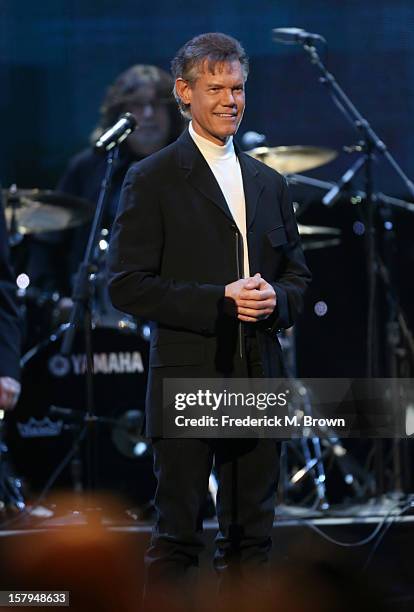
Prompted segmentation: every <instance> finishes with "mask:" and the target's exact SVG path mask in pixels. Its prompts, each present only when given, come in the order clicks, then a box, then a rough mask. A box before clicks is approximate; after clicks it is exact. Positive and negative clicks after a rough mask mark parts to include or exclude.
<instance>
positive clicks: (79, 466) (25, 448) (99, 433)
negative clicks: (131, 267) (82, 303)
mask: <svg viewBox="0 0 414 612" xmlns="http://www.w3.org/2000/svg"><path fill="white" fill-rule="evenodd" d="M63 331H64V328H63V327H62V328H61V329H60V330H59V331H58V332H57V333H56V334H54V335H53V336H51V337H50V338H49V339H48V340H47V341H45V342H44V343H42V344H41V345H38V346H37V347H35V348H34V349H32V350H31V351H29V353H27V354H26V355H25V356H24V357H23V375H22V394H21V397H20V400H19V403H18V405H17V406H16V408H15V410H14V411H12V412H10V413H8V414H7V417H6V419H7V422H6V443H7V445H8V447H9V450H10V455H11V458H12V461H13V465H14V467H15V469H16V471H17V473H19V474H20V475H21V476H22V478H23V480H24V483H25V485H26V488H27V491H28V493H29V494H30V495H32V494H34V495H35V494H36V493H38V492H40V491H41V490H42V489H43V488H44V486H45V485H46V483H47V481H48V480H49V478H50V476H51V475H52V474H53V472H54V471H55V470H56V468H57V467H58V466H59V465H60V464H61V463H62V462H63V461H64V460H65V457H67V455H68V453H70V451H71V449H72V448H73V445H74V441H75V440H76V439H77V438H78V437H79V433H80V431H81V430H82V428H83V426H84V420H83V417H84V414H85V407H86V406H85V402H86V400H85V389H86V378H85V375H84V373H85V365H86V362H85V353H84V348H83V347H84V342H83V337H82V335H81V334H80V333H78V334H77V335H76V336H75V340H74V344H73V350H72V354H71V355H70V357H63V356H62V355H60V352H59V351H60V346H61V342H62V336H63ZM92 347H93V353H94V371H95V373H94V405H95V406H94V411H95V414H96V416H97V417H99V419H98V423H97V425H96V428H95V431H96V461H95V482H96V489H97V490H99V491H106V492H112V493H115V494H119V495H121V496H122V498H124V499H125V500H127V501H128V502H129V503H131V504H135V505H143V504H146V503H147V502H149V501H150V500H151V499H152V497H153V494H154V491H155V478H154V476H153V473H152V454H151V449H150V445H149V443H148V441H147V440H146V439H145V438H144V437H143V436H142V427H143V421H144V402H145V392H146V383H147V372H148V354H149V344H148V342H147V341H146V340H145V339H144V336H143V335H140V334H139V333H138V332H137V331H135V330H134V331H132V330H131V329H129V328H128V327H126V328H125V329H119V328H118V329H117V328H105V327H96V328H95V329H93V331H92ZM86 476H87V463H86V440H85V438H83V440H82V442H81V444H80V448H79V453H78V454H77V456H76V455H75V460H71V461H69V462H68V464H67V465H66V466H65V467H64V468H63V470H62V472H61V473H60V475H59V476H58V477H57V479H56V481H55V482H54V484H53V489H56V488H65V489H70V490H76V491H79V490H82V488H84V487H86V486H87V482H86Z"/></svg>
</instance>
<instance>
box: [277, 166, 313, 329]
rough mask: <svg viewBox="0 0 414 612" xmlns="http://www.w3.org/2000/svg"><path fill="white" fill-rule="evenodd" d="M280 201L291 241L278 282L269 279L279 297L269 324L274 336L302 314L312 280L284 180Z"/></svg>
mask: <svg viewBox="0 0 414 612" xmlns="http://www.w3.org/2000/svg"><path fill="white" fill-rule="evenodd" d="M280 201H281V210H282V218H283V222H284V225H285V229H286V234H287V239H288V242H287V246H286V247H285V252H284V269H283V272H282V274H281V275H280V277H279V278H278V279H274V280H269V282H270V283H271V285H272V286H273V289H274V290H275V293H276V298H277V305H276V309H275V311H274V313H273V314H272V315H271V316H270V317H269V319H268V320H267V322H266V323H267V325H266V329H267V331H269V332H271V333H273V332H275V331H277V330H279V329H287V328H289V327H291V326H292V325H293V324H294V322H295V320H296V318H297V316H298V314H299V313H300V312H301V311H302V308H303V296H304V294H305V291H306V288H307V286H308V284H309V283H310V281H311V279H312V275H311V273H310V271H309V268H308V267H307V265H306V261H305V257H304V254H303V250H302V247H301V244H300V236H299V232H298V226H297V222H296V217H295V213H294V210H293V205H292V200H291V197H290V193H289V188H288V186H287V183H286V179H285V178H283V181H282V189H281V193H280ZM266 280H268V279H266Z"/></svg>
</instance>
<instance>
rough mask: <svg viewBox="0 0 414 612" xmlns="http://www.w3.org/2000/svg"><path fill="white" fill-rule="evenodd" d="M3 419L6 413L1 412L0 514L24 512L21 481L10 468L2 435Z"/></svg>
mask: <svg viewBox="0 0 414 612" xmlns="http://www.w3.org/2000/svg"><path fill="white" fill-rule="evenodd" d="M3 417H4V411H3V410H0V514H1V513H2V512H7V511H8V510H13V512H22V511H23V510H24V509H25V508H26V503H25V500H24V497H23V494H22V491H21V489H22V483H21V480H20V479H19V478H16V476H13V474H12V473H11V471H10V468H9V463H8V457H7V455H8V448H7V446H6V444H5V443H4V442H3V435H2V434H3Z"/></svg>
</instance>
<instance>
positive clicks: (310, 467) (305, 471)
mask: <svg viewBox="0 0 414 612" xmlns="http://www.w3.org/2000/svg"><path fill="white" fill-rule="evenodd" d="M279 339H280V343H281V346H282V348H283V352H284V357H285V364H286V366H285V367H286V370H287V371H286V373H287V375H288V377H289V378H290V379H292V380H293V381H294V382H295V384H296V385H297V386H298V387H299V388H300V390H301V391H302V392H301V393H299V396H300V397H301V398H302V402H303V406H301V407H300V408H301V411H302V412H303V414H306V415H308V416H313V410H312V401H311V397H310V394H309V391H308V389H307V387H306V386H305V385H304V384H303V383H302V382H301V381H300V380H298V379H297V378H296V377H297V372H296V356H295V332H294V329H293V328H292V329H291V330H287V332H286V331H285V332H284V334H283V335H281V336H280V338H279ZM323 434H324V438H323V441H322V443H321V438H320V437H319V436H318V434H317V432H314V434H313V435H311V436H309V439H308V437H306V438H301V439H300V448H299V447H298V445H297V444H296V443H295V441H290V442H283V443H282V453H281V470H280V472H281V488H282V502H283V493H286V492H288V491H289V490H291V489H292V488H293V487H295V486H296V485H297V484H298V483H299V482H301V481H302V480H303V479H304V478H305V477H306V476H311V477H312V480H313V489H314V492H315V493H316V502H315V504H314V506H315V508H318V509H319V510H322V511H327V510H329V509H330V503H329V500H328V498H327V493H326V472H325V465H324V460H325V457H326V455H328V454H330V455H331V456H333V458H334V459H336V461H337V465H338V468H339V470H340V472H341V473H342V476H343V480H344V482H345V483H346V484H347V485H349V486H350V487H352V489H353V491H354V493H355V495H356V496H357V497H362V495H363V494H364V492H365V491H366V490H367V488H372V483H371V482H370V476H369V474H368V473H367V472H366V470H364V469H363V468H362V467H361V466H360V465H358V464H354V465H352V461H350V460H349V458H348V457H347V456H346V455H347V451H346V449H345V448H344V447H343V446H342V443H341V440H340V439H339V438H338V437H337V436H336V435H335V434H332V435H327V434H329V432H323ZM322 445H324V446H325V449H324V450H322ZM288 446H289V447H290V448H291V450H292V451H293V453H294V454H295V456H296V457H297V458H298V459H299V461H300V462H301V463H304V464H305V465H304V466H303V467H302V468H301V469H299V470H298V471H297V472H296V473H295V474H293V475H289V474H288V465H287V459H288V458H287V448H288ZM360 481H362V482H363V483H364V486H361V484H360Z"/></svg>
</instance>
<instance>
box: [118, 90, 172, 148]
mask: <svg viewBox="0 0 414 612" xmlns="http://www.w3.org/2000/svg"><path fill="white" fill-rule="evenodd" d="M124 112H129V113H132V114H133V115H134V116H135V118H136V120H137V123H138V125H137V128H136V129H135V130H134V131H133V132H132V134H131V135H130V136H128V138H127V141H126V142H127V144H128V146H129V148H130V149H131V150H132V151H133V152H134V153H135V154H136V155H150V154H151V153H155V151H158V150H159V149H161V148H162V147H164V146H165V145H166V144H167V140H168V135H169V132H170V116H169V114H168V107H167V104H166V103H165V101H163V100H158V99H157V94H156V91H155V88H154V87H153V86H152V85H145V86H142V87H140V89H139V92H137V95H136V99H135V100H134V102H131V103H130V104H129V105H128V106H127V107H126V108H125V111H124Z"/></svg>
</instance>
